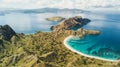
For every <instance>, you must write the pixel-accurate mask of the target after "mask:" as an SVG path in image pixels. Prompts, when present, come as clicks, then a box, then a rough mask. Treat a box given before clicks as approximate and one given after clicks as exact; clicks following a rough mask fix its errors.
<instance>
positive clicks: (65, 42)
mask: <svg viewBox="0 0 120 67" xmlns="http://www.w3.org/2000/svg"><path fill="white" fill-rule="evenodd" d="M73 37H74V36H73V35H71V36H68V37H67V38H65V40H64V41H63V43H64V45H65V46H66V47H67V48H68V49H70V50H71V51H73V52H76V53H78V54H80V55H83V56H86V57H90V58H95V59H99V60H104V61H111V62H119V60H109V59H104V58H100V57H95V56H90V55H87V54H83V53H82V52H79V51H77V50H74V49H73V48H72V47H70V46H69V45H68V44H67V41H68V40H69V39H70V38H73Z"/></svg>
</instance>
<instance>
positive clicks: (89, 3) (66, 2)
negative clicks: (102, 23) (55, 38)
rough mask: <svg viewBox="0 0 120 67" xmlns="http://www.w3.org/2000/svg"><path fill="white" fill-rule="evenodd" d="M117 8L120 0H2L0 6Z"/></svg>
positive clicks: (119, 7) (27, 7) (26, 7)
mask: <svg viewBox="0 0 120 67" xmlns="http://www.w3.org/2000/svg"><path fill="white" fill-rule="evenodd" d="M45 7H50V8H78V9H91V8H95V7H97V8H106V7H107V8H115V9H120V0H0V8H20V9H32V8H45Z"/></svg>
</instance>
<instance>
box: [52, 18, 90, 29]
mask: <svg viewBox="0 0 120 67" xmlns="http://www.w3.org/2000/svg"><path fill="white" fill-rule="evenodd" d="M88 22H90V20H89V19H87V18H82V17H81V16H75V17H71V18H68V19H65V20H63V21H62V22H60V23H59V24H58V25H56V26H52V27H51V29H52V30H53V31H57V30H63V29H65V30H71V29H78V28H80V27H82V26H83V25H85V24H87V23H88Z"/></svg>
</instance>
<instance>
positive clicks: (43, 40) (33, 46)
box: [0, 32, 119, 67]
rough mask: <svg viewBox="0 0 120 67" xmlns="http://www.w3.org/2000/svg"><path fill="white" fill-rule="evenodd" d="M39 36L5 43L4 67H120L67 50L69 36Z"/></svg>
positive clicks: (0, 57)
mask: <svg viewBox="0 0 120 67" xmlns="http://www.w3.org/2000/svg"><path fill="white" fill-rule="evenodd" d="M56 35H57V34H54V33H53V32H38V33H35V34H31V35H21V36H20V35H19V36H20V38H19V39H17V38H15V37H14V38H12V39H11V42H7V41H4V45H5V48H4V50H3V51H1V52H0V67H119V66H116V63H113V62H106V61H101V60H96V59H92V58H87V57H84V56H81V55H79V54H76V53H74V52H72V51H70V50H69V49H67V48H66V47H65V46H64V44H63V40H64V38H65V37H67V36H68V35H69V33H65V32H64V33H61V34H58V35H57V36H56Z"/></svg>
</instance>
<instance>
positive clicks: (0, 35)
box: [0, 25, 16, 40]
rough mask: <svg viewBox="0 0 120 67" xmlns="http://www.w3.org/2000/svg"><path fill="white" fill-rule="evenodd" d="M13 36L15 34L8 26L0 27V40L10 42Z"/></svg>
mask: <svg viewBox="0 0 120 67" xmlns="http://www.w3.org/2000/svg"><path fill="white" fill-rule="evenodd" d="M13 35H16V33H15V31H14V30H13V29H12V28H11V27H10V26H9V25H4V26H2V25H0V39H4V40H10V39H11V37H12V36H13Z"/></svg>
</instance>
